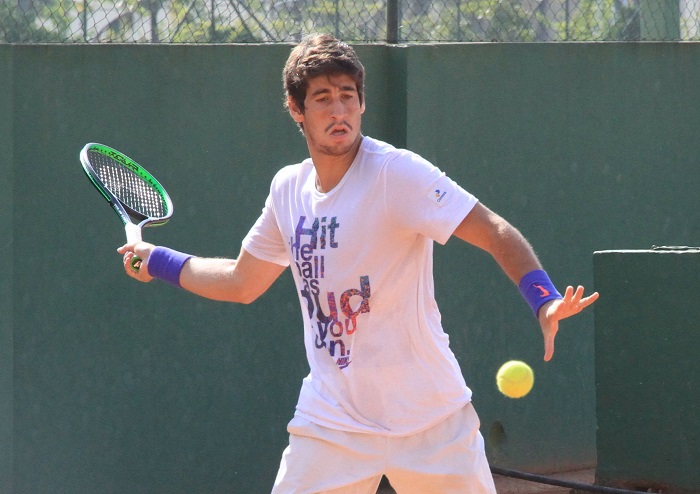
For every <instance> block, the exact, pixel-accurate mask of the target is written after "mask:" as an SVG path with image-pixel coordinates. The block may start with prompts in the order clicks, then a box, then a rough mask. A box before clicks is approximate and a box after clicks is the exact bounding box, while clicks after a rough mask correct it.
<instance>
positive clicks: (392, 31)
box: [386, 0, 399, 45]
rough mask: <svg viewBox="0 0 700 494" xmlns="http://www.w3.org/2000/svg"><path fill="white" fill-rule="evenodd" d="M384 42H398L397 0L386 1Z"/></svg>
mask: <svg viewBox="0 0 700 494" xmlns="http://www.w3.org/2000/svg"><path fill="white" fill-rule="evenodd" d="M386 42H387V43H389V44H393V45H395V44H397V43H398V42H399V0H387V1H386Z"/></svg>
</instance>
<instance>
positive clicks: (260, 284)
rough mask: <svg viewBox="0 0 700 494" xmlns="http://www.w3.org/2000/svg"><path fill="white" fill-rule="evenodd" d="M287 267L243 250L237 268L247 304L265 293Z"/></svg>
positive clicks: (236, 275) (238, 280)
mask: <svg viewBox="0 0 700 494" xmlns="http://www.w3.org/2000/svg"><path fill="white" fill-rule="evenodd" d="M286 268H287V267H286V266H282V265H280V264H276V263H274V262H270V261H265V260H263V259H259V258H257V257H255V256H254V255H253V254H251V253H250V252H248V251H247V250H245V249H244V248H241V253H240V255H239V256H238V260H237V261H236V267H235V277H236V281H237V284H240V287H241V290H242V292H243V293H245V294H246V296H245V299H246V302H252V301H253V300H255V299H257V298H258V297H259V296H260V295H262V294H263V293H265V292H266V291H267V289H268V288H270V286H271V285H272V284H273V283H274V282H275V280H276V279H277V278H279V276H280V275H281V274H282V272H283V271H284V270H285V269H286Z"/></svg>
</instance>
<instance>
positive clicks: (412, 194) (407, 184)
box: [385, 152, 478, 244]
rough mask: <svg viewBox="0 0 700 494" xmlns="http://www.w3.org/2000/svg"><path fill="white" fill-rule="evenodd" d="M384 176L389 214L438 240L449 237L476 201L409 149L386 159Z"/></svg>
mask: <svg viewBox="0 0 700 494" xmlns="http://www.w3.org/2000/svg"><path fill="white" fill-rule="evenodd" d="M385 180H386V183H385V187H386V195H385V197H386V209H387V213H388V214H389V215H390V216H391V218H392V219H393V220H394V221H397V222H398V223H399V224H401V225H402V226H404V227H405V228H409V229H411V230H413V231H416V232H417V233H420V234H423V235H425V236H427V237H429V238H431V239H433V240H435V241H436V242H438V243H440V244H444V243H446V242H447V241H448V240H449V238H450V237H451V236H452V234H453V233H454V231H455V229H456V228H457V226H459V224H460V223H461V222H462V220H463V219H464V218H465V217H466V216H467V214H469V212H470V211H471V210H472V208H473V207H474V205H475V204H476V203H477V202H478V200H477V198H476V197H474V196H473V195H472V194H470V193H469V192H467V191H466V190H464V189H463V188H462V187H461V186H460V185H459V184H457V183H456V182H455V181H454V180H452V179H450V178H449V177H448V176H447V175H445V173H443V172H442V171H441V170H440V169H439V168H437V167H436V166H434V165H433V164H431V163H430V162H428V161H426V160H425V159H423V158H421V157H420V156H418V155H416V154H414V153H411V152H403V153H400V154H398V155H397V156H396V157H395V158H393V159H391V160H390V161H389V162H387V165H386V169H385Z"/></svg>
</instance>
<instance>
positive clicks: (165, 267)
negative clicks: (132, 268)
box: [147, 247, 192, 288]
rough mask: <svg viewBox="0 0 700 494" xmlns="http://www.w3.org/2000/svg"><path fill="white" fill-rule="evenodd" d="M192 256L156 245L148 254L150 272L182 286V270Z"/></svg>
mask: <svg viewBox="0 0 700 494" xmlns="http://www.w3.org/2000/svg"><path fill="white" fill-rule="evenodd" d="M190 257H192V255H190V254H184V253H182V252H178V251H176V250H173V249H168V248H167V247H156V248H155V249H153V251H152V252H151V255H150V256H148V264H147V266H148V274H150V275H151V276H153V277H154V278H158V279H159V280H163V281H167V282H168V283H170V284H171V285H175V286H176V287H178V288H181V285H180V272H181V271H182V268H183V266H184V265H185V263H186V262H187V260H188V259H189V258H190Z"/></svg>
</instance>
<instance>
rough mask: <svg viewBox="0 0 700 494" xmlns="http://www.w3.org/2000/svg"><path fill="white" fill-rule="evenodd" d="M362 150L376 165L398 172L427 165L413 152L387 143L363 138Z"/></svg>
mask: <svg viewBox="0 0 700 494" xmlns="http://www.w3.org/2000/svg"><path fill="white" fill-rule="evenodd" d="M365 141H366V142H365ZM363 150H364V152H365V153H366V156H368V157H369V158H372V159H373V160H374V161H376V162H377V163H378V164H381V165H382V167H385V166H388V167H389V169H394V168H398V169H400V170H405V168H406V167H408V168H410V167H412V166H413V165H415V164H420V165H421V166H424V165H425V164H427V163H428V162H427V161H426V160H425V159H424V158H422V157H421V156H420V155H418V154H416V153H414V152H413V151H410V150H408V149H403V148H397V147H395V146H393V145H391V144H389V143H386V142H384V141H380V140H378V139H374V138H371V137H365V138H364V141H363Z"/></svg>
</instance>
